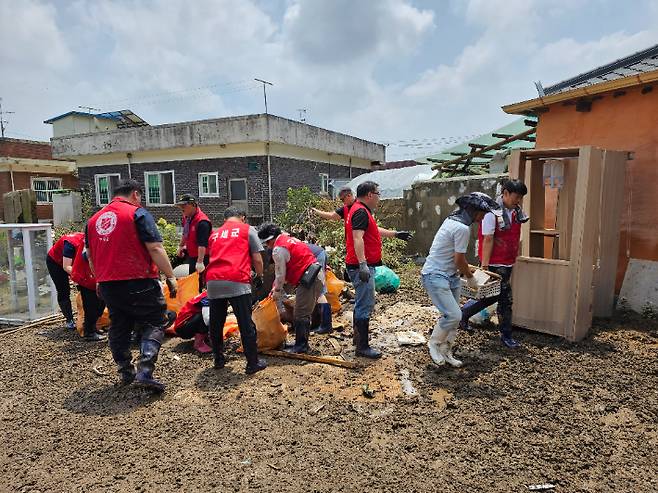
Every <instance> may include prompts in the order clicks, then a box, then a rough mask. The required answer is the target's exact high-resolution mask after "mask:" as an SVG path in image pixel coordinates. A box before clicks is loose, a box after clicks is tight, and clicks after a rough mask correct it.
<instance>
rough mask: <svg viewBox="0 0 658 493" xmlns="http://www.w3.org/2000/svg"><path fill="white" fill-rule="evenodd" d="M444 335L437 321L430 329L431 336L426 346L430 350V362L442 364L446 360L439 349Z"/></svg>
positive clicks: (445, 334) (445, 335) (444, 337)
mask: <svg viewBox="0 0 658 493" xmlns="http://www.w3.org/2000/svg"><path fill="white" fill-rule="evenodd" d="M446 337H447V333H446V332H445V331H443V330H441V327H439V323H438V322H437V323H436V325H435V326H434V330H433V331H432V336H431V337H430V340H429V341H428V342H427V347H428V348H429V350H430V358H432V362H433V363H434V364H435V365H437V366H443V365H444V364H445V362H446V360H445V358H444V357H443V354H441V351H440V350H439V346H440V345H441V343H442V342H443V341H445V339H446Z"/></svg>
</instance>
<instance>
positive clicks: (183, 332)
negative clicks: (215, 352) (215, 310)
mask: <svg viewBox="0 0 658 493" xmlns="http://www.w3.org/2000/svg"><path fill="white" fill-rule="evenodd" d="M209 325H210V301H209V300H208V293H207V292H205V291H204V292H203V293H200V294H198V295H196V296H195V297H194V298H192V299H190V300H189V301H188V302H187V303H185V305H183V308H181V309H180V311H179V312H178V315H176V316H175V321H174V325H173V326H172V327H171V328H170V329H167V330H166V331H165V333H166V334H167V335H171V336H176V337H181V338H182V339H192V338H194V349H195V350H197V351H198V352H200V353H201V354H207V353H211V352H212V347H210V346H209V345H208V343H207V341H206V338H207V337H209V336H208V326H209Z"/></svg>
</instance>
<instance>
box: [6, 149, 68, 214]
mask: <svg viewBox="0 0 658 493" xmlns="http://www.w3.org/2000/svg"><path fill="white" fill-rule="evenodd" d="M74 172H75V163H73V162H71V161H60V160H54V159H53V156H52V152H51V147H50V143H48V142H38V141H34V140H21V139H10V138H7V137H4V138H0V199H1V198H2V195H3V194H5V193H7V192H13V191H15V190H24V189H32V190H34V191H35V193H36V196H37V217H38V218H39V220H42V221H46V220H51V219H52V218H53V192H54V191H56V190H61V189H63V188H78V178H77V177H76V176H75V174H74ZM3 208H4V205H3V203H2V200H0V219H2V220H4V219H5V218H4V209H3Z"/></svg>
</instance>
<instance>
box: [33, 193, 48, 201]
mask: <svg viewBox="0 0 658 493" xmlns="http://www.w3.org/2000/svg"><path fill="white" fill-rule="evenodd" d="M36 195H37V202H48V192H36Z"/></svg>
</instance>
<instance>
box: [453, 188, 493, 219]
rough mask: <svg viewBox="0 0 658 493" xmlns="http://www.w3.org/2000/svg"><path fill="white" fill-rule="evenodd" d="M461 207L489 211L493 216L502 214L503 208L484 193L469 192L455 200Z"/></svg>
mask: <svg viewBox="0 0 658 493" xmlns="http://www.w3.org/2000/svg"><path fill="white" fill-rule="evenodd" d="M455 202H456V203H457V205H458V206H459V207H461V208H462V209H466V208H469V207H470V208H472V209H476V210H479V211H484V212H491V213H493V215H494V216H502V214H503V210H502V208H501V207H500V205H498V202H496V201H495V200H494V199H492V198H491V197H489V196H488V195H487V194H486V193H482V192H471V193H469V194H468V195H462V196H461V197H459V198H458V199H457V200H456V201H455Z"/></svg>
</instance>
